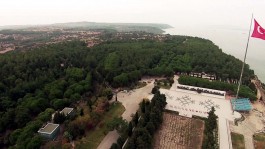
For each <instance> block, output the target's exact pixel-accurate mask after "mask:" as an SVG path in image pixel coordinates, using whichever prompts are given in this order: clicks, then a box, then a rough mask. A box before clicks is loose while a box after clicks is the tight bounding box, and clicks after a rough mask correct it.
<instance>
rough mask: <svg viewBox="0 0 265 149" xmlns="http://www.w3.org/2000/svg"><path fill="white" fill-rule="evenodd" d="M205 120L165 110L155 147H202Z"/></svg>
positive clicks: (170, 148) (183, 148) (172, 148)
mask: <svg viewBox="0 0 265 149" xmlns="http://www.w3.org/2000/svg"><path fill="white" fill-rule="evenodd" d="M203 131H204V122H203V121H202V120H198V119H192V118H187V117H182V116H178V115H176V114H174V113H168V112H165V113H164V116H163V123H162V126H161V128H160V129H159V131H158V132H157V133H156V134H155V141H154V149H201V146H202V139H203Z"/></svg>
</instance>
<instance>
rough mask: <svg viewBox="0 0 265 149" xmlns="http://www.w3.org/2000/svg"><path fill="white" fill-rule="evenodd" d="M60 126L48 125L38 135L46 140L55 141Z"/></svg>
mask: <svg viewBox="0 0 265 149" xmlns="http://www.w3.org/2000/svg"><path fill="white" fill-rule="evenodd" d="M59 126H60V125H59V124H53V123H48V124H47V125H46V126H45V127H43V128H40V129H39V130H38V133H39V134H40V135H41V136H43V137H44V138H46V139H49V140H53V139H55V138H56V136H57V134H58V132H59V130H60V127H59Z"/></svg>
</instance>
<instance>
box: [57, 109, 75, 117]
mask: <svg viewBox="0 0 265 149" xmlns="http://www.w3.org/2000/svg"><path fill="white" fill-rule="evenodd" d="M73 111H74V108H67V107H65V108H64V109H63V110H62V111H61V112H60V113H63V114H64V115H65V116H68V115H71V114H72V113H73Z"/></svg>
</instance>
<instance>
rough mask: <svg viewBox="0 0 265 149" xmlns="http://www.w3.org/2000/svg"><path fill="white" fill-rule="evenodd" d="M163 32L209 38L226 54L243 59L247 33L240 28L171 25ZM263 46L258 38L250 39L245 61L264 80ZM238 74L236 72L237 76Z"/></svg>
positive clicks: (264, 43)
mask: <svg viewBox="0 0 265 149" xmlns="http://www.w3.org/2000/svg"><path fill="white" fill-rule="evenodd" d="M164 31H165V32H164V34H170V35H183V36H193V37H200V38H205V39H209V40H211V41H212V42H213V43H214V44H215V45H217V46H218V47H220V48H221V49H222V51H223V52H224V53H226V54H229V55H232V56H234V57H235V58H237V59H239V60H241V61H243V57H244V50H245V47H246V41H247V35H246V34H245V33H244V31H242V30H228V29H227V30H226V29H218V28H217V29H213V28H202V27H199V28H196V29H194V28H192V27H173V28H168V29H164ZM264 46H265V42H264V41H263V42H262V41H260V40H251V41H250V46H249V50H248V54H247V58H246V63H247V64H248V65H249V66H250V68H251V69H253V70H254V73H255V75H256V76H257V77H258V78H259V79H260V80H261V82H265V72H264V71H262V70H263V69H264V65H263V64H264V63H265V60H264V59H262V55H264V57H265V51H264V50H263V51H261V49H263V48H262V47H264ZM239 76H240V74H238V77H239Z"/></svg>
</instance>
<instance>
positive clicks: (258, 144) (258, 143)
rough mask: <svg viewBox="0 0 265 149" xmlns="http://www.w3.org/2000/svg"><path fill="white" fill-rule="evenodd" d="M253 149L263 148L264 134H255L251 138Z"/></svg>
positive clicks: (264, 146)
mask: <svg viewBox="0 0 265 149" xmlns="http://www.w3.org/2000/svg"><path fill="white" fill-rule="evenodd" d="M253 139H254V146H255V149H264V148H265V133H260V134H256V135H254V137H253Z"/></svg>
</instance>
